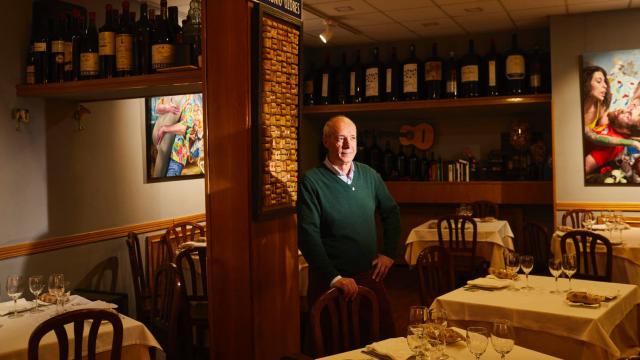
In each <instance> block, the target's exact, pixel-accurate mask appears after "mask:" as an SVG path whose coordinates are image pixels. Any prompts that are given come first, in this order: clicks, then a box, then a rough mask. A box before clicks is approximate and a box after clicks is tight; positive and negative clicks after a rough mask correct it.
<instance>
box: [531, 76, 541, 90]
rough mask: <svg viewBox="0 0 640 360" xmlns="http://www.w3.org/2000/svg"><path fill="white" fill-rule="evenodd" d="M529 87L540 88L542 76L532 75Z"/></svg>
mask: <svg viewBox="0 0 640 360" xmlns="http://www.w3.org/2000/svg"><path fill="white" fill-rule="evenodd" d="M529 86H530V87H531V88H539V87H540V74H531V76H530V77H529Z"/></svg>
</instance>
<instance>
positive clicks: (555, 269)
mask: <svg viewBox="0 0 640 360" xmlns="http://www.w3.org/2000/svg"><path fill="white" fill-rule="evenodd" d="M549 272H550V273H551V275H552V276H553V278H554V279H555V282H556V289H555V290H551V291H550V292H551V293H552V294H559V293H561V291H560V290H558V276H560V274H562V262H561V261H559V260H556V259H555V258H550V259H549Z"/></svg>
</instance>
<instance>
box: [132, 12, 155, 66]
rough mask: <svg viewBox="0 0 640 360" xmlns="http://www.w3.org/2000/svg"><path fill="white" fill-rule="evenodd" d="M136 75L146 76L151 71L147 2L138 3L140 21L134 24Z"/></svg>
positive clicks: (149, 26) (149, 24) (149, 25)
mask: <svg viewBox="0 0 640 360" xmlns="http://www.w3.org/2000/svg"><path fill="white" fill-rule="evenodd" d="M134 51H135V58H136V73H137V74H138V75H143V74H148V73H149V72H150V71H151V23H150V22H149V18H148V17H147V2H146V1H143V2H142V3H140V20H138V22H137V23H136V44H135V46H134Z"/></svg>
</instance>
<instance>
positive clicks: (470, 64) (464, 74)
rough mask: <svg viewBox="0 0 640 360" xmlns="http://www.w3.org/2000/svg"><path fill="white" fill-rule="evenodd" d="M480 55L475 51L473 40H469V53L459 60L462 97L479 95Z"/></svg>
mask: <svg viewBox="0 0 640 360" xmlns="http://www.w3.org/2000/svg"><path fill="white" fill-rule="evenodd" d="M479 75H480V57H479V56H478V54H476V52H475V47H474V43H473V40H469V53H467V54H466V55H465V56H463V57H462V59H461V60H460V82H461V89H460V90H461V95H462V97H476V96H480V76H479Z"/></svg>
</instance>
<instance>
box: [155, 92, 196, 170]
mask: <svg viewBox="0 0 640 360" xmlns="http://www.w3.org/2000/svg"><path fill="white" fill-rule="evenodd" d="M145 110H146V139H147V141H146V147H147V156H146V158H147V180H148V181H149V182H154V181H166V180H180V179H188V178H194V177H203V176H204V156H205V154H204V141H203V135H204V128H203V125H204V119H203V108H202V94H184V95H171V96H155V97H149V98H147V99H146V101H145Z"/></svg>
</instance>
